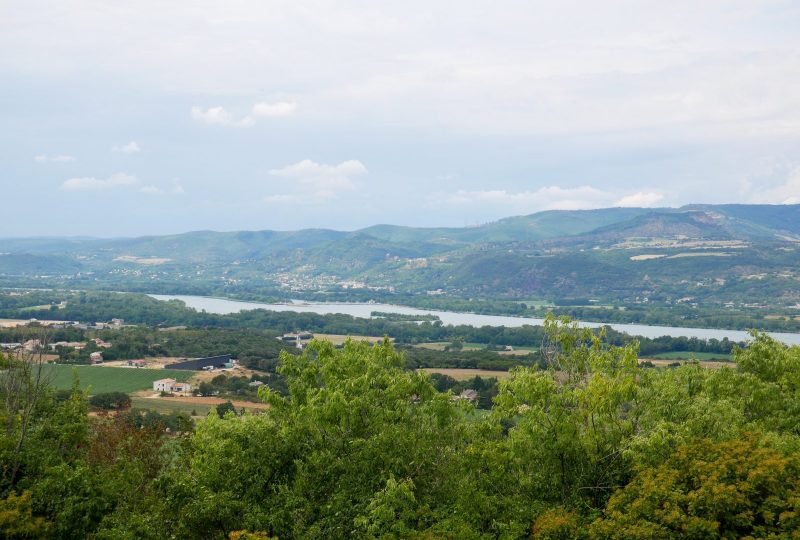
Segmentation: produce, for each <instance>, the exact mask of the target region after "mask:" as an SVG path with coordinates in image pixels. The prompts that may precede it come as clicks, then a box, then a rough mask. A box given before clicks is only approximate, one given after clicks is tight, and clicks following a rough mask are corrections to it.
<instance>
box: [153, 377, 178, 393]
mask: <svg viewBox="0 0 800 540" xmlns="http://www.w3.org/2000/svg"><path fill="white" fill-rule="evenodd" d="M173 384H175V379H158V380H157V381H153V390H156V391H157V392H171V391H172V385H173Z"/></svg>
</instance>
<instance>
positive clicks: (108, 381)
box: [47, 365, 194, 394]
mask: <svg viewBox="0 0 800 540" xmlns="http://www.w3.org/2000/svg"><path fill="white" fill-rule="evenodd" d="M47 368H48V369H50V370H51V372H52V377H53V383H52V384H53V386H54V387H55V388H58V389H69V388H72V373H73V370H77V373H78V379H79V380H80V385H81V388H84V389H85V388H86V387H87V386H91V393H92V394H100V393H103V392H125V393H129V392H136V391H137V390H147V389H151V388H153V381H157V380H158V379H175V380H177V381H180V382H186V381H187V380H188V379H189V378H190V377H191V376H192V375H193V374H194V372H193V371H187V370H178V369H135V368H114V367H99V366H66V365H49V366H47Z"/></svg>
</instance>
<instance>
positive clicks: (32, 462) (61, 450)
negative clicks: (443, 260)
mask: <svg viewBox="0 0 800 540" xmlns="http://www.w3.org/2000/svg"><path fill="white" fill-rule="evenodd" d="M543 350H544V352H545V354H544V357H543V362H544V364H543V367H540V366H538V365H534V366H531V367H518V368H515V369H514V370H513V371H512V373H511V376H510V378H508V379H506V380H503V381H501V382H500V383H499V386H498V387H497V388H496V396H495V397H494V400H493V406H492V407H491V409H489V410H488V411H486V412H479V411H476V410H475V409H474V407H473V406H472V405H471V404H470V403H469V402H468V400H464V399H454V396H453V393H450V392H441V391H439V390H440V389H441V390H444V389H446V388H450V389H454V390H459V389H461V388H456V387H455V385H453V383H452V381H448V380H447V379H443V378H441V377H436V378H432V377H431V376H429V375H427V374H425V373H423V372H418V371H410V370H407V369H405V364H406V359H405V358H404V357H403V355H402V354H401V353H399V352H398V351H397V350H395V349H394V347H393V346H392V344H391V343H390V342H389V341H385V342H383V343H381V344H378V345H376V346H370V345H369V344H367V343H365V342H360V343H358V342H349V343H348V344H346V345H345V347H344V348H343V349H336V348H334V347H333V346H332V345H331V344H330V343H328V342H322V341H314V342H312V344H311V345H310V346H309V347H308V348H307V349H306V350H305V351H304V352H303V354H302V355H289V354H286V353H283V354H282V355H281V361H280V364H279V366H278V368H277V371H278V373H279V374H280V376H281V377H283V378H284V380H285V383H286V392H285V393H280V392H276V391H274V390H272V389H270V388H269V387H268V386H266V385H265V386H262V387H261V389H260V390H259V393H260V396H261V398H262V399H263V400H265V401H266V402H267V403H269V404H270V408H268V409H266V410H264V411H263V412H262V413H261V414H258V415H252V414H244V415H241V416H237V415H236V414H234V413H235V412H237V411H229V412H225V411H224V408H223V409H222V410H221V411H220V409H219V408H218V411H219V412H221V413H222V414H218V413H217V411H215V412H214V413H212V414H210V415H209V416H208V417H207V418H205V419H203V420H200V421H199V422H198V423H197V425H196V427H195V429H194V431H192V429H191V425H190V423H188V419H187V418H186V417H181V418H180V419H178V418H177V417H176V420H175V421H176V422H179V424H175V425H174V427H171V428H170V430H169V431H166V429H165V428H166V427H167V426H165V424H164V422H163V421H162V420H160V418H161V417H158V415H150V414H149V413H148V414H143V413H141V412H138V411H131V412H128V413H125V414H121V415H118V416H109V417H100V418H92V419H90V418H89V417H88V416H87V396H86V395H85V394H84V393H82V392H81V391H80V389H79V388H80V386H79V385H78V384H75V385H74V386H73V388H72V390H71V391H70V392H69V393H68V395H65V396H60V397H59V396H56V395H55V394H54V393H53V392H52V390H50V389H49V388H48V387H47V386H46V385H40V384H38V383H37V382H36V381H37V377H36V375H37V371H36V370H35V369H32V368H31V367H30V366H31V363H30V362H28V363H23V362H20V361H19V360H16V359H13V358H2V363H3V366H4V369H5V371H4V373H5V375H4V377H3V378H0V381H2V382H3V385H2V386H1V387H0V392H1V393H2V396H1V397H2V398H3V399H2V400H0V421H2V428H3V431H2V432H1V433H0V465H2V467H0V472H1V473H2V476H1V477H0V488H2V491H1V492H0V509H2V510H3V512H2V518H1V519H0V527H1V528H2V532H3V534H4V535H5V536H13V535H17V536H18V537H25V535H27V536H28V537H53V538H187V539H191V538H203V539H208V538H212V539H213V538H220V539H223V538H248V537H253V538H265V537H279V538H353V537H361V538H379V537H380V538H409V537H414V538H442V537H445V538H468V539H469V538H528V537H533V538H591V539H602V538H620V539H621V538H641V539H645V538H717V537H723V538H734V537H735V538H740V537H748V536H749V537H754V538H755V537H771V538H791V537H795V536H796V535H797V534H798V531H800V519H798V515H800V514H798V510H800V347H791V348H787V347H785V346H783V345H781V344H779V343H776V342H775V341H773V340H771V339H769V338H768V337H766V336H764V335H754V336H753V342H752V343H751V345H750V346H749V347H748V348H747V349H737V350H735V351H734V357H735V361H736V364H735V365H736V369H730V368H723V369H719V370H707V369H703V368H701V367H700V366H699V365H697V364H689V365H685V366H681V367H678V368H675V369H664V370H660V369H646V370H643V369H641V368H639V367H638V366H637V362H636V358H637V350H636V345H635V344H628V345H625V346H624V347H617V346H613V345H609V344H608V343H606V342H604V341H603V340H602V339H601V338H600V337H599V336H597V335H595V334H593V333H591V332H589V331H585V330H578V329H576V328H575V327H574V326H571V325H569V324H564V323H561V322H557V321H555V320H551V321H549V322H548V324H547V340H546V346H545V347H544V349H543ZM95 369H97V370H102V369H105V368H95ZM13 381H16V382H15V384H10V383H11V382H13ZM23 381H27V382H25V383H24V384H23ZM218 382H219V383H222V381H218ZM475 382H476V383H477V382H478V381H475ZM226 384H228V383H226ZM230 384H234V383H233V382H231V383H230ZM480 384H482V385H483V384H486V382H485V381H480ZM489 384H490V385H491V384H493V383H489ZM176 433H180V434H177V435H176ZM132 495H135V496H132ZM770 535H771V536H770Z"/></svg>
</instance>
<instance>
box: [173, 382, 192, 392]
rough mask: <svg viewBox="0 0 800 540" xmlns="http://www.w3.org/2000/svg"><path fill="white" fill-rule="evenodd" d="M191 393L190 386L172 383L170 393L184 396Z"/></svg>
mask: <svg viewBox="0 0 800 540" xmlns="http://www.w3.org/2000/svg"><path fill="white" fill-rule="evenodd" d="M191 391H192V385H191V384H188V383H183V382H176V383H172V392H175V393H178V394H185V393H187V392H191Z"/></svg>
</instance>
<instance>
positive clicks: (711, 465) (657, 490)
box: [590, 435, 800, 540]
mask: <svg viewBox="0 0 800 540" xmlns="http://www.w3.org/2000/svg"><path fill="white" fill-rule="evenodd" d="M590 533H591V537H592V538H597V539H605V538H608V539H631V540H636V539H659V538H664V539H668V538H797V537H798V533H800V456H798V455H797V454H794V455H790V456H783V455H781V454H780V453H779V452H777V451H776V450H775V449H773V448H771V447H769V446H768V445H767V444H765V443H764V442H763V441H761V440H760V439H759V438H758V437H757V436H755V435H745V436H744V437H743V438H742V439H738V440H732V441H725V442H721V443H714V442H711V441H709V440H700V441H697V442H695V443H693V444H689V445H686V446H683V447H681V448H679V449H678V451H677V452H676V453H675V455H674V456H672V457H671V458H670V459H668V460H667V461H666V462H665V463H664V464H662V465H661V466H659V467H657V468H655V469H649V468H648V469H643V470H642V471H641V472H640V473H639V474H638V475H637V476H636V478H634V480H633V481H632V482H631V483H630V484H628V485H627V486H626V487H625V488H624V489H623V490H621V491H620V492H618V493H616V494H615V495H614V496H613V497H612V498H611V500H610V501H609V503H608V507H607V508H606V511H605V516H604V517H603V518H601V519H599V520H597V521H596V522H594V523H593V524H592V526H591V529H590ZM789 533H793V534H792V535H791V536H790V535H789Z"/></svg>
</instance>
